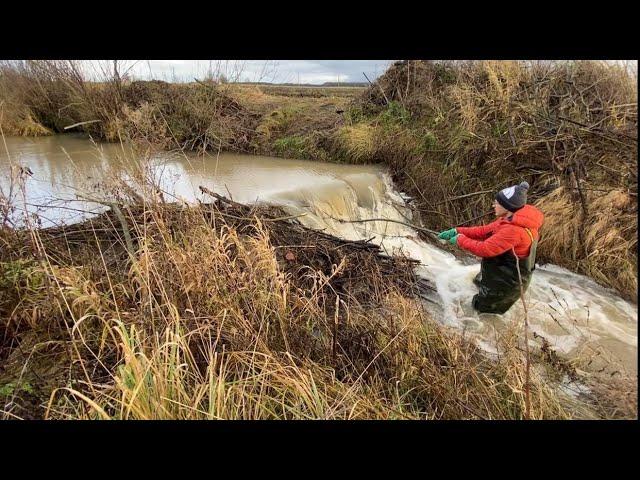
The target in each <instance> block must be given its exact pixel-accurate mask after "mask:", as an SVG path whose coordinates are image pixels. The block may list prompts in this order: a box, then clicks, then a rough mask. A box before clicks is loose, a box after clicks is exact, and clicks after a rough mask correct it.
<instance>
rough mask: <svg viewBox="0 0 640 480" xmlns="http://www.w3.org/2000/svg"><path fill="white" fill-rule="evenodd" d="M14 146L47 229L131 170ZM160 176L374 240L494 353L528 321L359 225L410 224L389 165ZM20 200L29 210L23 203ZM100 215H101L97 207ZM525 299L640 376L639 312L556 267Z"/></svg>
mask: <svg viewBox="0 0 640 480" xmlns="http://www.w3.org/2000/svg"><path fill="white" fill-rule="evenodd" d="M7 143H8V147H9V151H10V153H11V160H12V162H13V163H16V164H21V165H25V166H28V167H30V168H31V170H32V171H33V173H34V175H33V177H29V178H27V180H26V190H25V193H26V200H27V203H28V209H29V210H30V211H36V210H37V212H38V213H39V214H40V215H42V216H43V217H44V220H43V226H46V225H47V224H48V223H56V222H59V221H66V222H70V221H78V220H81V219H82V218H83V214H82V213H79V212H78V211H76V210H69V209H65V208H61V207H63V206H64V207H69V206H70V205H72V207H73V208H74V209H78V210H82V209H86V208H88V207H89V206H90V204H87V203H81V202H80V203H78V202H75V203H71V204H69V203H66V202H60V199H61V198H64V199H67V200H71V199H73V198H74V196H75V192H76V191H77V189H78V188H82V189H83V190H84V191H90V190H91V187H92V185H94V184H95V183H96V182H99V181H101V180H103V179H104V178H105V175H106V173H105V172H107V171H109V170H113V169H114V168H115V169H118V168H123V165H122V164H123V162H121V161H119V160H117V159H116V158H115V157H116V156H117V155H118V153H119V152H120V150H119V147H118V146H115V145H102V146H101V149H102V152H101V153H100V154H97V153H96V149H95V148H94V147H93V146H92V145H91V144H90V142H89V141H88V140H85V139H83V138H79V137H73V136H64V137H62V136H58V137H49V138H44V139H24V138H8V139H7ZM62 148H64V150H62ZM120 153H121V152H120ZM69 159H72V161H70V160H69ZM124 163H126V162H124ZM8 164H9V160H8V158H7V157H6V155H4V156H3V155H2V154H0V173H2V176H1V177H0V187H2V190H3V191H4V192H6V191H8V188H9V183H8V178H9V176H8V175H7V173H8ZM151 173H152V175H153V176H155V177H156V180H159V181H160V183H161V185H162V187H163V189H164V190H166V191H168V192H170V193H171V194H173V195H175V197H177V198H181V199H184V200H187V201H193V200H194V199H195V198H201V199H206V198H204V197H202V195H201V194H200V193H199V191H198V186H200V185H203V186H206V187H207V188H210V189H211V190H213V191H215V192H217V193H220V194H222V195H225V196H231V197H232V198H233V199H234V200H236V201H238V202H243V203H251V202H260V203H268V204H273V205H279V206H282V207H283V208H284V209H285V210H286V211H287V212H288V213H290V214H296V215H297V214H304V216H301V217H300V218H299V220H300V221H301V222H302V223H303V224H304V225H306V226H308V227H310V228H315V229H323V230H324V231H326V232H327V233H331V234H333V235H336V236H339V237H342V238H345V239H352V240H370V241H372V242H375V243H377V244H380V245H381V246H382V248H383V250H384V251H386V252H387V253H388V254H390V255H393V254H404V255H408V256H409V257H411V258H414V259H416V260H419V261H420V265H419V266H418V267H417V273H418V274H419V275H420V276H422V277H424V278H426V279H427V280H429V281H430V282H431V283H432V284H433V285H435V287H436V289H437V295H434V298H432V299H431V300H432V301H431V302H426V303H425V305H426V306H427V307H428V308H430V309H431V311H432V312H433V313H434V315H435V316H436V317H437V318H439V319H441V321H442V322H443V323H444V324H446V325H448V326H451V327H453V328H458V329H464V330H465V332H468V333H470V334H471V335H474V336H475V338H476V339H477V341H478V344H479V345H481V346H482V347H483V348H485V349H487V350H488V351H492V350H493V349H494V346H495V341H494V339H495V335H496V329H498V330H499V329H500V328H501V327H503V326H504V325H506V324H508V322H522V321H523V318H524V311H523V307H522V305H521V303H520V302H518V303H516V304H515V305H514V306H513V307H512V308H511V309H510V310H509V311H508V312H507V313H506V314H505V315H492V314H482V315H478V313H477V312H475V311H474V310H473V308H472V307H471V298H472V296H473V295H474V294H475V293H476V292H477V287H476V286H475V285H474V284H473V282H472V280H473V278H474V276H475V275H476V274H477V273H478V271H479V268H480V266H479V259H477V260H476V261H469V262H463V261H461V260H460V259H458V258H456V257H455V256H454V255H452V254H451V253H449V252H447V251H445V250H442V249H440V248H438V246H435V245H432V244H430V243H428V242H424V241H421V240H420V239H419V238H418V235H417V232H416V231H415V230H414V229H413V228H411V227H408V226H405V225H400V224H398V223H392V222H385V221H374V222H362V223H350V222H352V221H354V220H356V221H357V220H366V219H372V218H385V219H390V220H397V221H402V222H407V223H410V218H411V212H410V209H408V208H407V207H406V205H405V201H404V199H403V196H402V195H401V194H400V193H398V192H397V191H395V189H394V187H393V185H392V182H391V180H390V178H389V176H388V174H387V173H386V171H385V169H384V168H382V167H380V166H361V165H359V166H356V165H336V164H326V163H320V162H311V161H299V160H286V159H280V158H271V157H261V156H248V155H236V154H222V155H220V156H219V157H218V158H216V157H210V156H208V157H193V156H190V157H188V158H187V157H184V156H164V157H163V158H161V159H156V161H155V162H154V167H153V168H152V170H151ZM16 200H17V203H18V204H20V201H21V199H20V198H19V197H16ZM206 200H210V199H206ZM43 205H44V206H43ZM38 206H39V207H38ZM92 208H94V209H95V211H98V210H100V208H99V207H98V208H96V206H95V205H93V206H92ZM542 228H543V229H544V226H543V227H542ZM525 299H526V301H527V304H528V310H529V316H528V318H529V322H530V327H531V330H532V331H533V332H535V333H536V334H538V335H542V336H543V337H544V338H545V339H547V341H549V343H550V344H551V345H552V347H553V348H555V349H556V350H557V351H559V352H561V353H564V354H566V355H568V356H574V355H590V356H592V355H596V356H597V357H598V358H599V359H601V361H613V362H614V363H618V362H619V363H620V364H621V368H623V369H625V370H626V371H627V372H628V373H631V374H633V373H635V372H636V371H637V320H638V315H637V306H636V305H634V304H631V303H629V302H627V301H625V300H623V299H621V298H620V297H619V296H617V295H616V294H615V293H614V292H612V291H610V290H607V289H604V288H602V287H601V286H599V285H597V284H596V283H595V282H593V281H591V280H590V279H588V278H586V277H584V276H581V275H576V274H574V273H571V272H569V271H567V270H565V269H562V268H560V267H557V266H554V265H545V266H539V267H538V268H537V269H536V271H535V273H534V274H533V278H532V281H531V284H530V286H529V289H528V291H527V292H526V295H525ZM434 302H435V303H434ZM598 352H599V353H598Z"/></svg>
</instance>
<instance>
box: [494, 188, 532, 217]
mask: <svg viewBox="0 0 640 480" xmlns="http://www.w3.org/2000/svg"><path fill="white" fill-rule="evenodd" d="M527 190H529V184H528V183H527V182H522V183H520V185H513V186H511V187H507V188H504V189H502V190H500V191H499V192H498V193H497V194H496V200H497V201H498V203H499V204H500V205H502V206H503V207H504V208H506V209H507V210H509V211H510V212H516V211H518V210H520V209H521V208H522V207H524V205H525V204H526V203H527Z"/></svg>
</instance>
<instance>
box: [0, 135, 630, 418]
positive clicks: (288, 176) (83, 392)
mask: <svg viewBox="0 0 640 480" xmlns="http://www.w3.org/2000/svg"><path fill="white" fill-rule="evenodd" d="M6 143H7V152H8V154H7V155H6V156H4V157H2V168H3V169H4V170H3V176H2V180H1V182H2V183H1V186H2V190H3V192H4V193H5V194H7V193H8V192H11V196H10V198H9V200H10V205H11V208H8V209H7V210H6V217H5V225H9V224H11V222H13V224H14V228H4V229H3V230H2V243H3V247H2V252H1V254H0V262H1V264H0V265H1V268H2V270H1V277H0V280H1V281H2V290H1V292H2V293H1V295H2V297H0V318H1V319H2V320H1V325H0V328H1V329H2V338H3V340H2V346H1V350H0V365H1V369H0V389H1V392H2V397H1V398H0V400H2V402H3V412H4V416H5V417H6V418H16V417H17V418H43V417H44V418H415V419H420V418H422V419H430V418H433V419H443V418H445V419H453V418H482V419H495V418H630V417H635V415H636V414H635V410H636V405H637V381H636V380H635V378H634V377H635V375H636V372H637V306H636V305H635V304H632V303H630V302H629V301H627V300H624V299H622V298H620V297H619V296H618V295H617V294H616V293H615V292H614V291H613V290H609V289H605V288H604V287H602V286H600V285H598V284H596V283H595V282H594V281H592V280H590V279H588V278H586V277H583V276H581V275H577V274H575V273H571V272H569V271H567V270H565V269H563V268H561V267H557V266H554V265H550V264H547V265H541V266H539V267H538V269H537V270H536V272H535V273H534V277H533V281H532V284H531V286H530V288H529V289H528V291H527V293H526V295H525V299H524V300H525V301H526V302H527V304H528V311H529V313H528V321H529V332H528V340H529V345H530V347H531V358H530V359H529V361H530V363H531V371H530V374H529V376H528V377H527V375H526V363H527V360H526V355H525V350H526V349H525V348H524V345H525V340H524V332H523V324H524V321H523V319H524V310H523V307H522V305H521V304H520V303H518V304H516V305H514V307H513V308H512V309H511V310H510V311H509V312H508V313H507V314H506V315H504V316H497V315H486V314H485V315H480V316H479V315H478V314H477V313H475V312H473V311H472V309H471V308H470V305H469V300H470V298H471V296H472V295H473V293H475V287H474V286H473V283H472V278H473V276H474V275H475V273H477V271H478V268H479V266H478V262H477V260H475V259H473V258H470V257H466V256H460V254H459V252H456V251H454V250H453V249H450V248H449V247H448V246H444V245H442V244H440V243H438V242H437V241H434V240H432V238H431V237H430V236H429V235H428V233H425V232H426V231H425V230H424V229H421V228H419V227H418V224H419V221H420V218H419V215H418V214H417V212H416V210H415V208H413V206H414V202H413V200H412V199H411V198H409V197H407V196H406V195H405V194H402V193H400V192H398V191H397V190H396V188H395V187H394V184H393V182H392V180H391V176H390V174H389V172H388V171H387V169H386V168H384V167H383V166H380V165H359V166H354V165H338V164H327V163H321V162H311V161H303V160H289V159H282V158H272V157H260V156H248V155H238V154H229V153H224V154H219V155H197V156H196V155H192V154H184V153H160V154H156V155H154V156H152V157H151V158H150V159H148V160H145V161H142V160H140V159H139V157H136V156H135V155H134V154H133V153H132V152H131V151H128V150H127V149H126V148H124V147H122V146H121V145H114V144H102V145H95V144H93V143H92V142H90V141H89V140H88V139H86V138H84V137H82V136H75V135H71V136H53V137H43V138H37V139H25V138H17V137H7V138H6ZM134 159H135V160H134ZM17 165H21V166H23V169H22V170H19V169H18V168H17V167H16V166H17ZM12 166H13V167H12ZM24 166H28V167H29V171H26V169H25V168H24ZM5 173H6V175H5ZM24 213H27V214H28V215H24ZM372 219H387V220H392V221H382V220H375V221H372ZM414 225H415V227H414Z"/></svg>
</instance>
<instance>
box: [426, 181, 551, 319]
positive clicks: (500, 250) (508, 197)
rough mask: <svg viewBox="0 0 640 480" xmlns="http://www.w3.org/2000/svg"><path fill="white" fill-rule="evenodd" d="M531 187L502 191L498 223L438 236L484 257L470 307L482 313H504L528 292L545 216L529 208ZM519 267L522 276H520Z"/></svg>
mask: <svg viewBox="0 0 640 480" xmlns="http://www.w3.org/2000/svg"><path fill="white" fill-rule="evenodd" d="M528 189H529V184H528V183H527V182H522V183H520V184H519V185H513V186H510V187H507V188H505V189H502V190H500V191H499V192H498V193H497V194H496V197H495V201H494V202H493V207H494V211H495V215H496V217H498V219H497V220H495V221H494V222H492V223H490V224H488V225H482V226H477V227H456V228H451V229H449V230H445V231H443V232H441V233H440V234H439V235H438V237H439V238H441V239H443V240H448V241H449V242H450V243H452V244H454V245H458V247H460V248H462V249H464V250H467V251H469V252H471V253H472V254H474V255H477V256H479V257H481V258H482V262H481V264H480V273H479V274H478V275H476V278H475V279H474V283H475V284H476V285H478V287H479V291H478V293H477V294H476V295H474V296H473V299H472V301H471V304H472V306H473V308H474V309H476V310H477V311H479V312H481V313H498V314H502V313H505V312H506V311H507V310H509V308H511V306H512V305H513V304H514V303H515V302H516V301H518V299H519V298H520V281H522V287H523V291H526V289H527V287H528V286H529V282H530V281H531V274H532V272H533V270H534V269H535V259H536V249H537V246H538V240H539V238H540V234H539V229H540V227H541V226H542V223H543V222H544V215H543V213H542V212H541V211H540V210H539V209H537V208H536V207H534V206H533V205H527V190H528ZM518 265H519V266H520V275H518Z"/></svg>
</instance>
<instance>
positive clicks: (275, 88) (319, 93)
mask: <svg viewBox="0 0 640 480" xmlns="http://www.w3.org/2000/svg"><path fill="white" fill-rule="evenodd" d="M238 85H244V84H238ZM249 86H253V87H256V88H259V89H260V90H261V91H262V92H263V93H266V94H268V95H280V96H285V97H316V98H318V97H354V96H356V95H358V94H359V93H361V92H363V91H364V90H365V87H359V86H341V87H333V86H332V87H323V86H313V85H250V84H249Z"/></svg>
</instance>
